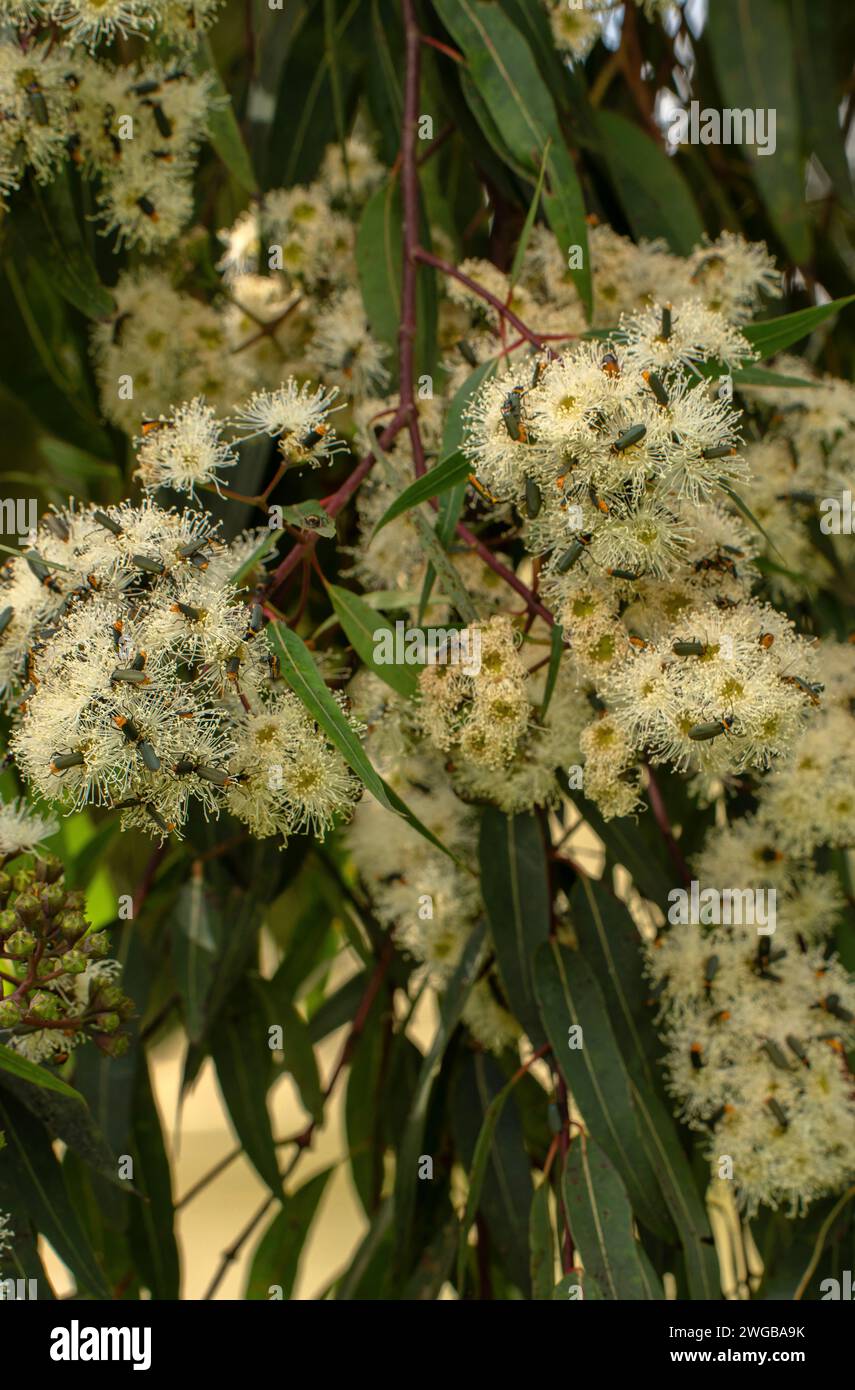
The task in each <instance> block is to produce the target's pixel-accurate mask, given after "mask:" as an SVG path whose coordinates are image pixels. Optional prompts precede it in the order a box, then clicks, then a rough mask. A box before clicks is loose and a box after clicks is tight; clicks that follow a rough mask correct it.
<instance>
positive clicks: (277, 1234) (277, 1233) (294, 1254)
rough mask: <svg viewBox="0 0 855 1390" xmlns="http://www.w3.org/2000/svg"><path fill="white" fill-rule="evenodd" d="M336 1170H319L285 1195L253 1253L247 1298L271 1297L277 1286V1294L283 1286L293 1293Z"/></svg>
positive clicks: (287, 1294) (288, 1294)
mask: <svg viewBox="0 0 855 1390" xmlns="http://www.w3.org/2000/svg"><path fill="white" fill-rule="evenodd" d="M333 1171H334V1170H333V1169H332V1168H326V1169H324V1171H323V1172H322V1173H316V1174H315V1176H314V1177H313V1178H309V1180H308V1182H305V1183H303V1186H302V1187H298V1188H297V1191H296V1192H293V1193H290V1194H288V1195H286V1196H284V1197H283V1199H282V1206H281V1207H280V1209H279V1211H278V1212H277V1213H276V1215H275V1216H274V1218H273V1220H272V1221H271V1223H270V1225H269V1226H268V1227H267V1230H266V1231H265V1232H264V1235H263V1236H262V1237H261V1240H260V1241H259V1243H258V1245H257V1247H256V1250H255V1253H254V1255H253V1257H252V1264H251V1266H250V1270H249V1275H248V1276H247V1281H246V1289H245V1290H244V1298H252V1299H266V1298H270V1296H271V1291H272V1290H274V1289H275V1290H276V1296H277V1297H279V1296H280V1290H281V1297H282V1298H283V1299H287V1298H290V1297H291V1292H292V1290H293V1288H294V1281H295V1279H296V1278H297V1271H298V1269H299V1267H300V1256H301V1254H302V1252H303V1247H304V1245H305V1243H306V1237H307V1236H308V1234H309V1228H310V1226H311V1224H312V1221H313V1220H314V1217H315V1213H316V1211H317V1209H318V1206H319V1205H320V1201H321V1198H322V1197H323V1195H324V1191H325V1190H326V1186H327V1183H328V1182H329V1180H330V1178H331V1176H332V1174H333Z"/></svg>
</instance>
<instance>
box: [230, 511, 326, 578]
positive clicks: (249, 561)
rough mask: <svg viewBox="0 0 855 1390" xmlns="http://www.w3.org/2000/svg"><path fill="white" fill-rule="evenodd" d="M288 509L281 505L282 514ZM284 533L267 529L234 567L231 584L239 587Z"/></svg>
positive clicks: (288, 518)
mask: <svg viewBox="0 0 855 1390" xmlns="http://www.w3.org/2000/svg"><path fill="white" fill-rule="evenodd" d="M288 510H290V509H289V508H287V507H283V508H282V511H283V514H284V513H285V512H286V511H288ZM286 520H289V521H290V520H291V518H290V517H287V518H286ZM333 534H335V527H333ZM284 535H285V532H284V531H272V530H271V531H268V533H267V535H266V536H263V537H262V539H261V540H260V541H259V543H258V545H257V546H256V547H255V549H254V550H253V552H252V554H251V555H248V556H247V558H246V559H245V560H244V562H243V564H242V565H241V566H240V568H239V569H236V570H235V572H234V574H233V575H231V576H230V578H231V582H232V584H236V585H237V586H238V588H240V586H241V584H242V583H243V581H244V580H245V579H246V578H247V576H248V575H250V574H252V572H253V570H254V569H255V568H256V566H257V565H258V564H260V562H261V561H262V560H263V559H264V557H265V555H269V554H270V552H271V550H275V549H276V547H277V545H278V544H279V542H280V541H281V539H282V537H283V536H284Z"/></svg>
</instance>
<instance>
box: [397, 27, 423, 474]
mask: <svg viewBox="0 0 855 1390" xmlns="http://www.w3.org/2000/svg"><path fill="white" fill-rule="evenodd" d="M403 10H404V38H405V44H406V75H405V82H404V122H403V128H402V130H401V155H400V161H401V196H402V201H403V205H404V228H403V231H404V246H403V263H404V266H403V273H402V279H401V326H400V328H399V329H398V366H399V376H400V388H399V400H400V402H401V409H402V410H405V411H406V413H407V428H408V430H409V435H410V443H411V445H412V448H413V464H414V466H415V471H416V477H417V478H419V477H421V475H422V474H423V473H426V472H427V464H426V463H425V451H424V447H423V445H422V437H421V431H420V430H419V418H418V413H417V409H416V402H415V395H414V385H415V371H416V368H415V347H416V277H417V275H418V266H417V265H416V261H415V253H416V249H417V247H418V244H419V173H418V166H417V164H416V135H417V132H418V124H419V81H420V76H421V47H420V35H419V28H418V25H417V24H416V16H415V10H414V8H413V0H403Z"/></svg>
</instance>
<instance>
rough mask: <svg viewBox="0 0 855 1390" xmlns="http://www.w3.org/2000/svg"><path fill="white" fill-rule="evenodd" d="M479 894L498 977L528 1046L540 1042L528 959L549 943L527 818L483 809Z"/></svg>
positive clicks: (542, 860)
mask: <svg viewBox="0 0 855 1390" xmlns="http://www.w3.org/2000/svg"><path fill="white" fill-rule="evenodd" d="M479 859H480V865H481V891H482V893H483V895H484V906H485V908H486V911H487V921H488V922H489V925H490V935H491V937H492V939H493V945H494V947H495V950H496V960H497V962H498V966H499V974H500V976H501V978H502V984H503V985H504V987H505V992H506V993H507V996H508V999H509V1000H510V1003H511V1008H512V1010H513V1012H514V1014H515V1015H516V1017H517V1018H518V1019H519V1020H520V1022H521V1023H522V1025H523V1027H524V1028H525V1030H526V1032H527V1033H528V1036H529V1038H530V1039H531V1042H532V1043H533V1044H534V1046H535V1047H540V1046H541V1045H542V1044H543V1042H544V1041H545V1038H544V1033H543V1024H542V1022H541V1019H540V1014H539V1010H538V1007H537V1000H536V998H535V994H534V981H533V965H532V963H533V960H534V953H535V951H536V950H537V948H538V946H540V945H541V944H542V943H543V942H544V941H546V940H547V939H548V937H549V927H550V923H551V921H552V901H551V895H550V889H549V864H548V862H547V858H546V846H545V844H544V840H543V833H542V830H541V827H540V824H539V822H538V820H537V817H536V816H535V815H534V814H533V813H526V814H524V815H516V816H514V815H511V816H507V815H505V814H504V812H502V811H499V810H497V809H496V808H495V807H494V806H487V807H485V809H484V813H483V817H482V820H481V838H480V844H479Z"/></svg>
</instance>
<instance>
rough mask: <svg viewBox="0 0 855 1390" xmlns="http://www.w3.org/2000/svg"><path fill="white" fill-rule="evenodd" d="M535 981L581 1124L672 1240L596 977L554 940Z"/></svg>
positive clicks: (641, 1209)
mask: <svg viewBox="0 0 855 1390" xmlns="http://www.w3.org/2000/svg"><path fill="white" fill-rule="evenodd" d="M534 981H535V989H536V991H537V997H538V1000H539V1003H540V1011H541V1016H542V1018H543V1022H544V1025H545V1028H546V1032H547V1035H548V1037H549V1041H550V1043H551V1044H552V1049H553V1055H554V1057H555V1061H556V1063H557V1065H558V1067H559V1069H560V1071H561V1074H562V1076H563V1077H564V1080H565V1082H566V1083H567V1087H568V1089H569V1090H570V1093H571V1095H572V1096H573V1099H574V1100H575V1102H576V1104H577V1105H578V1106H579V1109H580V1110H581V1112H582V1117H583V1119H584V1121H585V1124H586V1125H587V1127H588V1129H589V1130H590V1132H591V1134H592V1135H593V1136H594V1138H595V1139H596V1140H597V1141H598V1142H599V1143H600V1144H601V1145H602V1147H603V1148H604V1149H605V1151H606V1153H607V1154H608V1155H609V1157H610V1158H611V1160H612V1162H613V1163H614V1164H615V1166H616V1167H617V1169H618V1172H619V1173H620V1175H621V1177H622V1178H623V1181H624V1183H625V1184H626V1188H627V1191H628V1193H629V1195H630V1200H631V1202H632V1208H633V1211H634V1212H635V1213H636V1215H637V1216H638V1218H639V1220H640V1221H643V1222H644V1224H645V1225H646V1226H648V1227H649V1228H650V1230H651V1231H653V1232H654V1233H655V1234H657V1235H659V1236H661V1237H662V1238H663V1239H673V1236H674V1228H673V1226H672V1223H671V1220H670V1218H669V1215H668V1210H667V1207H666V1205H665V1203H664V1201H663V1199H662V1195H661V1193H660V1190H659V1181H658V1178H657V1175H656V1171H655V1169H654V1168H653V1166H652V1164H651V1163H650V1160H649V1159H648V1157H647V1153H646V1151H645V1147H644V1143H643V1140H642V1134H641V1129H640V1126H639V1122H638V1116H637V1115H636V1111H635V1107H634V1105H633V1097H632V1089H631V1081H630V1076H629V1074H628V1072H627V1069H626V1065H625V1063H624V1060H623V1057H622V1055H621V1052H620V1049H619V1047H618V1044H617V1041H616V1040H615V1036H614V1033H613V1031H612V1028H611V1024H610V1021H609V1016H608V1009H607V1006H606V1003H605V1001H604V999H603V996H602V993H601V992H600V989H599V987H598V985H597V981H596V979H595V978H594V976H593V975H592V974H591V971H590V968H589V967H588V966H587V965H586V963H585V961H584V960H583V959H582V957H581V956H580V954H579V952H578V951H571V950H569V949H568V948H567V947H560V946H558V944H557V943H556V942H554V941H553V942H549V943H547V944H546V945H545V946H541V947H540V949H539V950H538V952H537V955H536V957H535V965H534ZM571 1027H573V1028H576V1029H578V1028H581V1030H582V1032H581V1034H579V1033H578V1032H576V1033H574V1034H572V1035H571V1034H570V1029H571ZM571 1043H576V1044H577V1045H576V1046H572V1045H571ZM579 1043H581V1046H579V1045H578V1044H579Z"/></svg>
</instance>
